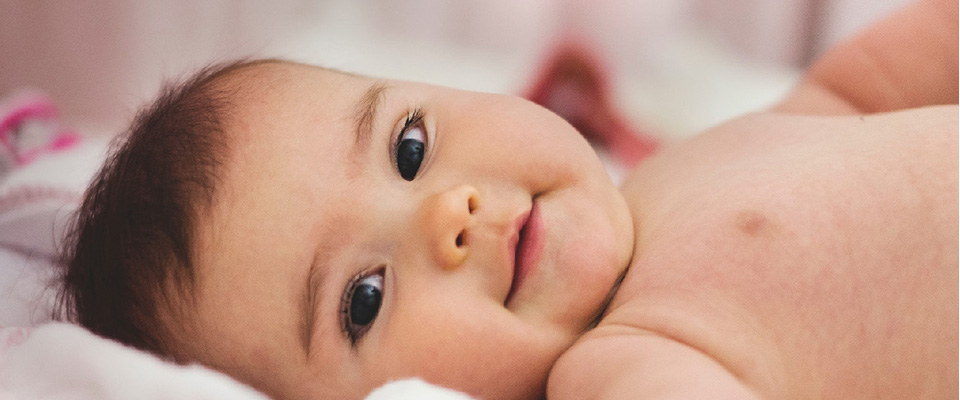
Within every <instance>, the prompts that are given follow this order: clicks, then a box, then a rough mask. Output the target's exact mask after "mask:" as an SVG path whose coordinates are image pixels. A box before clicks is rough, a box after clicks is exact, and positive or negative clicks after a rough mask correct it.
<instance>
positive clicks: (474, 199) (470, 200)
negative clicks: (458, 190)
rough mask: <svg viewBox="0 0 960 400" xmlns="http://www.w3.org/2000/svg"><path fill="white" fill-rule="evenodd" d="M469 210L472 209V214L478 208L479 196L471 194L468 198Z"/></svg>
mask: <svg viewBox="0 0 960 400" xmlns="http://www.w3.org/2000/svg"><path fill="white" fill-rule="evenodd" d="M467 210H468V211H470V214H473V212H474V211H476V210H477V196H470V198H468V199H467Z"/></svg>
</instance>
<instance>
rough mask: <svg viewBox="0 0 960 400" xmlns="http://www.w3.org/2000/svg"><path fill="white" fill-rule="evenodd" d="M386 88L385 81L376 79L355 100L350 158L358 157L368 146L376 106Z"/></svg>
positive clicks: (375, 115) (374, 120)
mask: <svg viewBox="0 0 960 400" xmlns="http://www.w3.org/2000/svg"><path fill="white" fill-rule="evenodd" d="M386 90H387V84H386V82H385V81H382V80H378V81H376V82H374V83H373V84H372V85H370V87H369V88H368V89H367V91H366V92H365V93H364V94H363V96H362V97H360V100H359V101H357V104H356V106H355V112H354V115H355V118H356V128H354V130H355V135H356V141H355V142H354V146H353V149H352V150H351V155H353V157H351V159H357V158H358V157H356V156H357V155H358V154H361V153H365V152H366V149H367V147H369V146H370V140H371V137H372V136H373V125H374V122H376V117H377V107H379V106H380V101H381V99H383V93H384V91H386Z"/></svg>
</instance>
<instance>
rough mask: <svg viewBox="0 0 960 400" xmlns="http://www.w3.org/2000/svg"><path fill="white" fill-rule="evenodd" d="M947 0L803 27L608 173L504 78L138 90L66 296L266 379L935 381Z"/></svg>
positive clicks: (952, 119) (943, 315) (953, 12)
mask: <svg viewBox="0 0 960 400" xmlns="http://www.w3.org/2000/svg"><path fill="white" fill-rule="evenodd" d="M957 47H958V46H957V2H956V1H954V0H942V1H940V0H930V1H921V2H919V3H916V4H913V5H912V6H910V7H909V8H907V9H905V10H902V11H901V12H899V13H897V14H895V15H893V16H892V17H891V18H889V19H887V20H885V21H883V22H881V23H879V24H878V25H877V26H874V27H872V28H871V29H870V30H868V31H866V32H865V33H864V34H862V35H860V36H858V37H856V38H855V39H853V40H852V41H850V42H848V43H846V44H843V45H841V46H839V47H837V48H836V49H834V50H832V51H831V52H829V53H827V54H826V55H825V56H824V57H823V59H822V60H821V61H819V62H818V63H816V64H815V65H814V66H813V67H812V69H811V70H810V71H809V73H808V74H807V76H806V78H805V79H804V81H803V82H802V83H801V84H800V85H799V86H798V87H797V89H796V91H795V92H794V93H793V94H792V95H791V96H789V97H788V98H787V99H786V100H785V101H783V102H782V103H780V104H778V105H777V106H775V107H774V108H773V109H771V110H769V111H766V112H761V113H756V114H751V115H747V116H745V117H742V118H739V119H736V120H734V121H731V122H729V123H726V124H723V125H721V126H718V127H716V128H713V129H711V130H709V131H707V132H705V133H703V134H702V135H699V136H697V137H695V138H693V139H691V140H689V141H686V142H683V143H678V144H675V145H672V146H669V147H666V148H664V149H663V150H661V151H660V152H659V153H658V154H657V155H655V156H653V157H652V158H650V159H648V160H646V161H644V162H643V163H642V164H641V165H640V166H639V167H638V168H637V169H636V170H635V171H633V172H632V173H631V174H630V175H629V176H628V177H627V178H626V180H625V182H624V184H623V186H622V188H620V189H618V188H617V187H615V185H614V184H613V183H611V181H610V179H609V178H607V175H606V173H605V172H604V169H603V167H602V166H601V164H600V162H599V160H598V158H597V157H596V156H595V155H594V153H593V152H592V150H591V148H590V146H589V145H588V144H587V143H586V142H585V141H584V140H583V138H582V137H581V136H580V135H579V134H578V133H577V132H576V131H575V130H574V129H573V128H572V127H571V126H570V125H569V124H567V123H566V122H564V121H563V120H562V119H560V118H559V117H557V116H556V115H554V114H552V113H550V112H549V111H547V110H545V109H543V108H540V107H538V106H536V105H534V104H532V103H529V102H526V101H524V100H521V99H517V98H512V97H508V96H501V95H492V94H480V93H468V92H463V91H458V90H453V89H447V88H441V87H435V86H430V85H424V84H417V83H410V82H401V81H390V80H379V79H373V78H368V77H364V76H355V75H351V74H346V73H340V72H336V71H331V70H327V69H322V68H318V67H312V66H307V65H301V64H295V63H291V62H284V61H276V60H263V61H254V62H243V63H236V64H231V65H229V66H226V67H217V68H213V69H208V70H206V71H204V72H202V73H200V74H199V75H198V76H197V77H195V78H193V79H192V80H190V81H189V82H186V83H185V84H183V85H180V86H179V87H177V88H175V89H171V90H168V91H166V92H165V93H164V94H163V95H161V97H160V98H159V99H158V100H157V101H156V102H155V103H154V104H153V105H152V106H151V107H150V108H149V109H147V110H145V111H143V112H142V113H141V114H140V115H139V116H138V118H137V120H136V121H135V122H134V124H133V126H132V128H131V129H130V132H129V136H128V138H127V140H126V142H125V143H123V144H122V146H121V147H120V148H119V149H118V151H117V152H116V153H115V154H114V155H113V157H112V158H111V159H110V160H109V161H108V163H107V165H106V166H105V167H104V169H103V170H102V171H101V173H100V174H99V176H98V178H97V179H96V180H95V181H94V183H93V185H92V186H91V188H90V191H89V192H88V195H87V198H86V200H85V202H84V205H83V208H82V210H81V213H80V215H79V219H78V221H77V225H76V228H75V230H74V234H73V236H72V238H73V241H72V242H71V244H70V248H69V249H68V250H67V252H66V255H65V257H66V261H67V262H68V264H69V268H68V270H67V271H66V273H65V276H64V282H65V289H64V292H63V297H62V299H63V301H64V305H65V306H66V307H67V308H66V309H67V311H68V312H69V313H70V314H71V315H72V316H73V317H74V318H75V319H76V320H77V321H78V322H79V323H81V324H83V325H84V326H86V327H87V328H89V329H90V330H92V331H93V332H96V333H98V334H101V335H104V336H107V337H111V338H115V339H117V340H119V341H121V342H123V343H127V344H130V345H133V346H135V347H138V348H141V349H144V350H147V351H151V352H153V353H155V354H158V355H161V356H163V357H166V358H168V359H171V360H175V361H177V362H183V363H187V362H199V363H202V364H204V365H207V366H209V367H212V368H215V369H218V370H220V371H223V372H225V373H228V374H230V375H232V376H234V377H235V378H237V379H239V380H241V381H243V382H246V383H248V384H250V385H252V386H254V387H256V388H258V389H259V390H262V391H263V392H265V393H267V394H269V395H271V396H275V397H277V398H289V399H295V398H303V399H306V398H311V399H312V398H337V399H346V398H359V397H362V396H363V395H365V394H366V393H368V392H369V391H370V390H372V389H373V388H375V387H377V386H379V385H381V384H383V383H384V382H387V381H389V380H393V379H398V378H403V377H411V376H419V377H423V378H424V379H426V380H427V381H429V382H432V383H435V384H439V385H443V386H447V387H450V388H454V389H458V390H462V391H464V392H467V393H471V394H474V395H476V396H479V397H481V398H488V399H530V398H540V397H543V396H544V395H546V396H547V397H548V398H551V399H566V398H569V399H583V398H630V399H633V398H774V399H777V398H890V399H900V398H945V397H954V396H956V393H957V390H958V385H957V376H958V370H957V358H958V350H957V344H958V333H957V325H958V309H957V304H958V297H957V284H958V251H957V243H958V223H957V217H958V205H957V204H958V195H957V194H958V157H957V150H956V149H957V148H958V109H957V97H958V95H957V93H958V82H957V75H958V68H957Z"/></svg>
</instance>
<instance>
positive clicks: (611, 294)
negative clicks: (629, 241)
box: [584, 266, 630, 332]
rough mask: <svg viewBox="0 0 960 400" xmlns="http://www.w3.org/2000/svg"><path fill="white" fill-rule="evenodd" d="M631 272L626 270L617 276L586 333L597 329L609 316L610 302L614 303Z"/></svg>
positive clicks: (628, 268)
mask: <svg viewBox="0 0 960 400" xmlns="http://www.w3.org/2000/svg"><path fill="white" fill-rule="evenodd" d="M629 270H630V267H629V266H628V267H627V268H624V269H623V271H622V272H620V275H619V276H617V280H616V281H614V282H613V286H612V287H611V288H610V291H609V292H607V296H606V297H604V299H603V302H602V303H601V304H600V311H598V312H597V316H596V317H594V318H593V320H592V321H590V324H589V325H587V327H586V328H585V329H584V332H586V331H589V330H591V329H593V328H596V327H597V325H598V324H600V321H601V320H603V317H605V316H607V309H608V308H609V307H610V302H612V301H613V298H614V296H616V295H617V291H618V290H620V284H621V283H623V278H624V277H626V276H627V271H629Z"/></svg>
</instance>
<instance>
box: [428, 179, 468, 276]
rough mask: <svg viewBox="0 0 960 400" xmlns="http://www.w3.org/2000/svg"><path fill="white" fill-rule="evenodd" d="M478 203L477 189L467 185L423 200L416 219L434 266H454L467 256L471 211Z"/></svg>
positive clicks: (452, 267)
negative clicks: (435, 264)
mask: <svg viewBox="0 0 960 400" xmlns="http://www.w3.org/2000/svg"><path fill="white" fill-rule="evenodd" d="M479 203H480V197H479V192H477V189H476V188H474V187H473V186H469V185H463V186H458V187H455V188H452V189H449V190H445V191H442V192H438V193H435V194H433V195H431V196H430V197H427V198H426V199H425V200H424V202H423V204H422V205H421V206H420V210H419V218H418V221H419V222H420V224H421V229H422V231H423V232H424V234H425V237H426V238H427V242H428V243H427V244H428V246H429V247H430V251H431V253H432V254H431V255H432V256H433V258H434V260H435V261H436V262H437V265H440V266H441V267H442V268H444V269H454V268H457V267H459V266H460V264H462V263H463V261H464V260H465V259H466V258H467V250H468V249H469V247H470V246H469V241H470V237H469V234H470V227H471V225H472V223H473V213H474V212H475V211H476V209H477V207H478V206H479Z"/></svg>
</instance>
